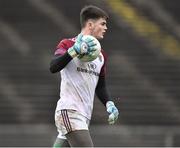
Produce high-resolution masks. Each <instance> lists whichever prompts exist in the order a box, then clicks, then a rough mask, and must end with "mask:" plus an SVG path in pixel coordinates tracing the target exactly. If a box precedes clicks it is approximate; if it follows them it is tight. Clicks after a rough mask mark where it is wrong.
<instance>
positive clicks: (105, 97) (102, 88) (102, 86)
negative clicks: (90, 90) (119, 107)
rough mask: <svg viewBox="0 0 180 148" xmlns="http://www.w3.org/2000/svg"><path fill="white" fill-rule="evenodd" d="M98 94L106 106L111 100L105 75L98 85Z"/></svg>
mask: <svg viewBox="0 0 180 148" xmlns="http://www.w3.org/2000/svg"><path fill="white" fill-rule="evenodd" d="M96 95H97V97H98V98H99V100H100V101H101V102H102V103H103V104H104V106H106V103H107V101H110V93H109V91H108V89H107V86H106V81H105V77H100V78H99V81H98V84H97V87H96Z"/></svg>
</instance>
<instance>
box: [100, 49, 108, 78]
mask: <svg viewBox="0 0 180 148" xmlns="http://www.w3.org/2000/svg"><path fill="white" fill-rule="evenodd" d="M101 52H102V55H103V57H104V64H103V66H102V68H101V72H100V76H102V77H105V75H106V68H107V54H106V53H105V51H104V50H103V49H102V51H101Z"/></svg>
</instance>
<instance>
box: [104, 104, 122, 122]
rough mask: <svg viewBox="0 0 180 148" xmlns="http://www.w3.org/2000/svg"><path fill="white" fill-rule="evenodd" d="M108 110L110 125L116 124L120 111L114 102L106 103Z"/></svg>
mask: <svg viewBox="0 0 180 148" xmlns="http://www.w3.org/2000/svg"><path fill="white" fill-rule="evenodd" d="M106 109H107V112H108V113H109V118H108V122H109V124H114V123H115V122H116V120H117V119H118V115H119V111H118V109H117V108H116V106H115V105H114V102H113V101H108V102H107V103H106Z"/></svg>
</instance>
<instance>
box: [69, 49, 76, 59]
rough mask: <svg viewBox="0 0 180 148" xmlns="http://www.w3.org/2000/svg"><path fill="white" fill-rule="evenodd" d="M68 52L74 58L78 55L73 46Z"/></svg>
mask: <svg viewBox="0 0 180 148" xmlns="http://www.w3.org/2000/svg"><path fill="white" fill-rule="evenodd" d="M68 54H69V55H70V56H71V57H72V58H74V57H76V56H77V53H76V51H75V50H74V49H73V48H72V47H71V48H69V49H68Z"/></svg>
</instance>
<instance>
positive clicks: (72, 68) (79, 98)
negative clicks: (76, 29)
mask: <svg viewBox="0 0 180 148" xmlns="http://www.w3.org/2000/svg"><path fill="white" fill-rule="evenodd" d="M74 43H75V38H72V39H64V40H62V41H61V42H60V43H59V44H58V46H57V48H56V51H55V55H63V54H64V53H66V52H67V50H68V49H69V48H70V47H72V46H73V45H74ZM105 63H106V56H105V54H104V51H103V50H101V53H100V55H99V57H97V58H96V59H95V60H93V61H91V62H82V61H80V60H79V59H78V58H77V57H75V58H73V59H72V60H71V61H70V62H69V63H68V64H67V65H66V66H65V67H64V68H63V69H62V70H61V71H60V76H61V84H60V99H59V100H58V102H57V107H56V111H57V110H63V109H72V110H76V111H78V112H79V113H80V114H82V115H83V116H85V117H87V118H88V119H91V114H92V110H93V102H94V95H95V89H96V86H97V83H98V79H99V77H100V76H105V71H106V64H105Z"/></svg>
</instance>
